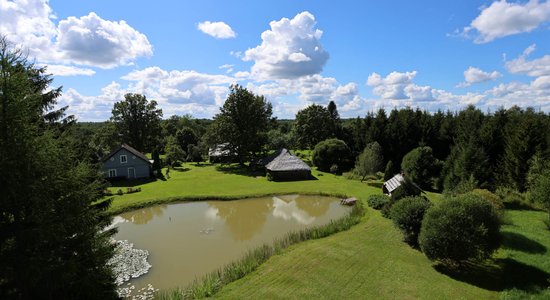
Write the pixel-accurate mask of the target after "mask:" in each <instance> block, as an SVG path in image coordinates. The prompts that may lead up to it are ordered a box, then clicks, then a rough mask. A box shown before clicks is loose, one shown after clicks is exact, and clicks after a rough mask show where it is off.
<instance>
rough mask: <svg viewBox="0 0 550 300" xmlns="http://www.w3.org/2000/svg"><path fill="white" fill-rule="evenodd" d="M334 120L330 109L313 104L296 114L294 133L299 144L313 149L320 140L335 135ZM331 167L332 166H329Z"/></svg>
mask: <svg viewBox="0 0 550 300" xmlns="http://www.w3.org/2000/svg"><path fill="white" fill-rule="evenodd" d="M331 124H333V120H332V117H331V115H330V112H329V111H328V109H326V108H325V107H323V106H321V105H317V104H312V105H310V106H308V107H306V108H304V109H302V110H300V111H298V113H297V114H296V121H295V122H294V135H295V137H296V141H297V143H298V145H299V146H300V147H302V148H308V149H311V148H313V146H315V145H317V144H318V143H319V142H321V141H324V140H326V139H328V138H330V137H332V136H333V129H332V125H331ZM329 167H330V166H329Z"/></svg>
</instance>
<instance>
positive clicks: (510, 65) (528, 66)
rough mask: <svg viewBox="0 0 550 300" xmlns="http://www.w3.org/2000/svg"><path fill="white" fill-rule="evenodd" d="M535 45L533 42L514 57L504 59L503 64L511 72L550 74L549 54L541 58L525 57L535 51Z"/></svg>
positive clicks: (533, 74)
mask: <svg viewBox="0 0 550 300" xmlns="http://www.w3.org/2000/svg"><path fill="white" fill-rule="evenodd" d="M535 48H536V45H535V44H533V45H531V46H529V47H527V49H525V51H523V53H522V54H521V55H520V56H519V57H518V58H516V59H513V60H510V61H506V63H505V64H504V66H505V67H506V70H508V72H510V73H512V74H526V75H529V76H533V77H536V76H544V75H550V55H545V56H543V57H541V58H537V59H533V60H527V57H528V56H529V55H530V54H531V53H532V52H533V51H535Z"/></svg>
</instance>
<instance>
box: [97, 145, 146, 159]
mask: <svg viewBox="0 0 550 300" xmlns="http://www.w3.org/2000/svg"><path fill="white" fill-rule="evenodd" d="M122 149H126V151H128V152H130V153H132V154H133V155H135V156H136V157H139V158H141V159H142V160H144V161H146V162H147V163H149V164H151V161H150V160H149V158H147V156H145V154H143V153H141V152H139V151H137V150H136V149H134V148H132V147H130V146H129V145H127V144H122V145H121V146H120V147H118V148H117V149H115V150H113V151H111V153H109V154H108V155H107V156H105V157H104V158H103V159H102V160H101V162H104V161H106V160H108V159H109V158H111V157H112V156H113V155H115V154H116V153H117V152H118V151H120V150H122Z"/></svg>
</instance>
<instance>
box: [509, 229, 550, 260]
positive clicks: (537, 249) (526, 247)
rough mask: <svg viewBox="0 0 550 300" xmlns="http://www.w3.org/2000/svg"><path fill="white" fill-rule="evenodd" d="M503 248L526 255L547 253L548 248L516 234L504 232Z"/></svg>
mask: <svg viewBox="0 0 550 300" xmlns="http://www.w3.org/2000/svg"><path fill="white" fill-rule="evenodd" d="M501 234H502V247H504V248H507V249H512V250H517V251H522V252H526V253H534V254H543V253H546V250H547V249H546V247H544V245H542V244H541V243H539V242H537V241H534V240H532V239H529V238H527V237H525V236H524V235H522V234H519V233H515V232H507V231H503V232H501Z"/></svg>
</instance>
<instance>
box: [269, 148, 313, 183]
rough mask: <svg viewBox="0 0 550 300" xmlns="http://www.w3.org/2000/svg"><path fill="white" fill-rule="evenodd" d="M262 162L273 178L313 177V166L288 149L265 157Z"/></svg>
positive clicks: (296, 178) (295, 178)
mask: <svg viewBox="0 0 550 300" xmlns="http://www.w3.org/2000/svg"><path fill="white" fill-rule="evenodd" d="M260 164H262V165H264V166H265V169H266V172H267V174H270V176H271V177H272V178H273V180H300V179H310V178H311V168H310V167H309V166H308V165H307V164H306V163H305V162H304V161H303V160H301V159H300V158H298V157H296V156H294V155H293V154H292V153H290V151H288V150H287V149H284V148H283V149H280V150H278V151H277V152H275V154H273V155H270V156H268V157H266V158H264V159H263V160H262V161H261V162H260Z"/></svg>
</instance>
